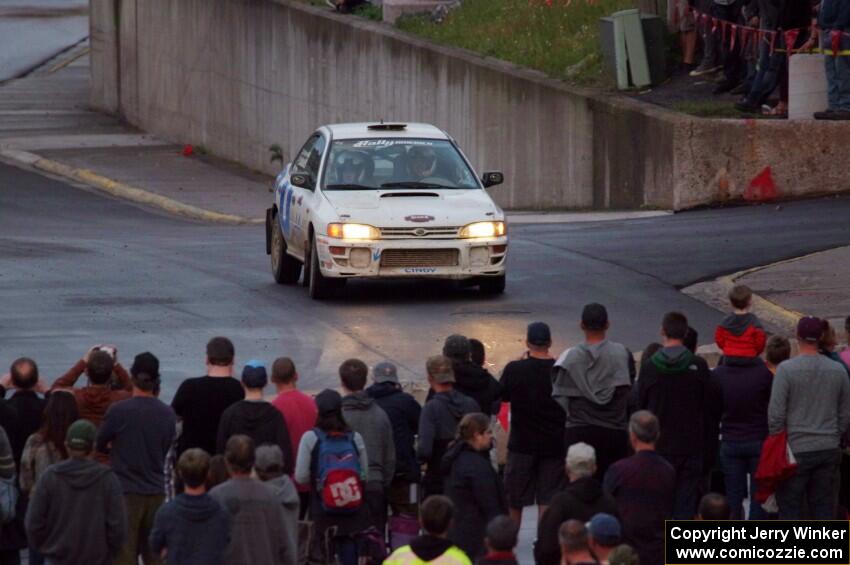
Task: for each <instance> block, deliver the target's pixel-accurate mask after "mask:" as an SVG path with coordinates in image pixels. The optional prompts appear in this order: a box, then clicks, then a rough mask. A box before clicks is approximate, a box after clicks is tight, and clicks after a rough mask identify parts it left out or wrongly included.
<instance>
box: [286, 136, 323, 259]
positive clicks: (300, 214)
mask: <svg viewBox="0 0 850 565" xmlns="http://www.w3.org/2000/svg"><path fill="white" fill-rule="evenodd" d="M322 139H323V138H322V136H321V135H320V134H318V133H315V134H313V135H312V136H310V139H308V140H307V143H305V144H304V146H303V147H302V148H301V150H300V151H299V152H298V154H297V155H296V156H295V160H293V161H292V164H290V166H289V169H288V171H286V175H285V178H284V179H283V185H282V187H281V189H282V190H281V191H280V201H279V202H278V208H279V210H280V216H281V230H282V231H283V236H284V237H285V238H286V245H287V247H288V248H289V252H290V254H292V255H295V256H296V257H299V258H303V257H304V251H305V240H306V238H307V225H308V219H307V218H306V217H305V216H306V213H307V211H308V210H309V206H308V205H305V197H306V199H307V201H308V202H311V201H312V195H313V193H314V192H315V188H312V189H306V188H302V187H299V186H292V184H291V183H290V182H289V178H290V176H291V175H292V174H294V173H309V174H310V175H311V177H312V178H313V181H314V183H315V182H316V179H317V178H318V167H315V171H313V170H312V169H313V168H312V167H311V166H310V165H311V163H312V161H315V157H314V155H315V153H316V151H317V150H318V151H319V161H321V151H322V149H323V148H324V146H325V144H324V143H323V141H322Z"/></svg>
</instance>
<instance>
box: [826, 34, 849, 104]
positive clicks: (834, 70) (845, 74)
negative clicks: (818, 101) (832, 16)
mask: <svg viewBox="0 0 850 565" xmlns="http://www.w3.org/2000/svg"><path fill="white" fill-rule="evenodd" d="M821 38H822V39H821V47H822V48H823V52H824V55H823V61H824V65H825V67H826V87H827V97H828V99H829V109H830V110H845V111H850V55H840V54H839V55H838V56H837V57H833V56H832V37H831V34H830V30H824V31H823V32H822V34H821ZM839 47H840V50H841V51H847V50H849V49H850V39H848V38H847V36H842V37H841V45H840V46H839Z"/></svg>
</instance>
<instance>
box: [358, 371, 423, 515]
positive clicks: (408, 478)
mask: <svg viewBox="0 0 850 565" xmlns="http://www.w3.org/2000/svg"><path fill="white" fill-rule="evenodd" d="M372 380H374V384H373V385H372V386H370V387H369V388H367V389H366V394H368V395H369V396H370V397H371V398H373V399H374V400H375V404H377V405H378V406H379V407H380V408H381V409H382V410H383V411H384V412H385V413H386V414H387V417H388V418H389V419H390V424H391V425H392V435H393V443H394V444H395V475H394V476H393V479H392V482H391V483H390V487H389V491H388V493H387V500H388V502H389V504H390V508H391V509H392V511H393V514H399V513H401V512H404V513H407V514H414V515H415V514H416V501H415V500H411V495H410V487H411V485H412V484H415V483H418V482H419V463H417V461H416V447H415V439H416V433H417V431H418V430H419V417H420V415H421V413H422V407H421V406H420V405H419V403H418V402H416V399H415V398H413V396H412V395H410V394H408V393H406V392H404V391H403V390H402V389H401V384H399V382H398V369H397V368H396V366H395V365H393V364H392V363H390V362H389V361H382V362H381V363H378V364H377V365H375V366H374V367H373V368H372Z"/></svg>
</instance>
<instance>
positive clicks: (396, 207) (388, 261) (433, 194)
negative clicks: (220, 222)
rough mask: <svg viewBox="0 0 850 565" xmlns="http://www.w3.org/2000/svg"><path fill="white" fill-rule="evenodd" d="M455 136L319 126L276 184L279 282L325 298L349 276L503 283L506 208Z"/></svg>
mask: <svg viewBox="0 0 850 565" xmlns="http://www.w3.org/2000/svg"><path fill="white" fill-rule="evenodd" d="M502 181H503V176H502V174H501V173H498V172H490V173H484V175H483V176H482V177H481V178H480V179H479V178H478V177H477V176H476V174H475V171H474V170H473V169H472V167H471V166H470V164H469V162H468V161H467V159H466V157H464V155H463V153H461V152H460V150H459V149H458V147H457V145H456V143H455V141H454V140H453V139H452V138H451V137H449V136H448V135H447V134H446V133H445V132H443V131H442V130H440V129H438V128H436V127H434V126H430V125H425V124H384V123H381V124H365V123H364V124H339V125H329V126H323V127H321V128H319V129H318V130H317V131H316V132H315V133H314V134H313V135H311V136H310V138H309V139H308V140H307V143H305V144H304V146H303V147H302V148H301V150H300V151H299V152H298V155H297V156H296V157H295V159H294V160H293V161H292V162H291V163H289V164H288V165H286V166H285V167H284V168H283V170H282V171H281V173H280V174H279V175H278V176H277V179H276V180H275V187H274V204H273V205H272V207H271V208H269V209H268V210H267V211H266V253H268V254H270V255H271V266H272V274H273V275H274V278H275V280H276V281H277V282H278V283H282V284H294V283H296V282H298V279H299V277H300V275H301V271H302V267H303V270H304V278H303V284H304V286H307V287H309V289H310V296H311V297H312V298H317V299H318V298H324V297H327V296H329V295H330V294H331V293H332V292H333V290H334V289H335V288H336V287H338V286H340V285H341V284H343V283H344V282H345V280H346V279H349V278H355V277H357V278H375V277H393V278H410V277H419V278H423V277H425V278H443V279H454V280H465V281H467V282H468V283H470V284H477V285H478V286H479V288H480V290H481V291H482V292H485V293H489V294H498V293H501V292H503V291H504V289H505V259H506V257H507V251H508V237H507V226H506V224H505V215H504V212H502V210H501V209H500V208H499V207H498V206H497V205H496V204H495V203H494V202H493V200H492V199H491V198H490V196H489V195H488V194H487V192H486V191H485V190H484V189H485V188H486V187H489V186H493V185H496V184H500V183H501V182H502Z"/></svg>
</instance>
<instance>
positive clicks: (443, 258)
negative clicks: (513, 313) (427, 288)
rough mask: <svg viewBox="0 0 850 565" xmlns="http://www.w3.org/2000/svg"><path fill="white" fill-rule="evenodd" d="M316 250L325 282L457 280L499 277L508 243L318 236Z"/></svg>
mask: <svg viewBox="0 0 850 565" xmlns="http://www.w3.org/2000/svg"><path fill="white" fill-rule="evenodd" d="M316 247H317V252H318V255H319V266H320V268H321V271H322V275H324V276H325V277H330V278H355V277H356V278H377V277H388V278H439V279H454V280H463V279H470V278H477V277H488V276H490V277H497V276H501V275H504V274H505V262H506V260H507V253H508V238H507V236H502V237H494V238H480V239H421V238H411V239H380V240H374V241H346V240H341V239H334V238H330V237H324V236H322V237H318V238H317V239H316ZM367 251H368V257H367V256H366V253H367Z"/></svg>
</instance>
